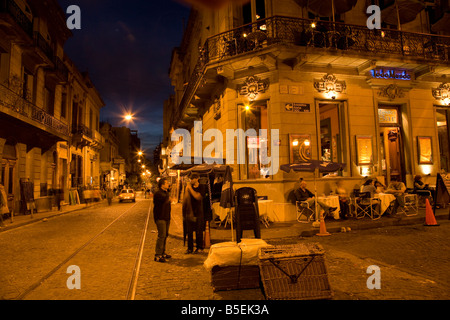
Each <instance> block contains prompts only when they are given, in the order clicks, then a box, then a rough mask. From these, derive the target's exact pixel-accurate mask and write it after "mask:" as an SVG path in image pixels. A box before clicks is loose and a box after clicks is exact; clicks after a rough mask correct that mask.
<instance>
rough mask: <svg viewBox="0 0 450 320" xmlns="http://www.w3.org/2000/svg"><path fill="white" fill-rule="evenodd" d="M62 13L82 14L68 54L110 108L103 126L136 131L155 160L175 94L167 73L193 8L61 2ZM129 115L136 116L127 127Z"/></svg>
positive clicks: (156, 0)
mask: <svg viewBox="0 0 450 320" xmlns="http://www.w3.org/2000/svg"><path fill="white" fill-rule="evenodd" d="M58 2H59V4H60V5H61V7H62V8H63V10H64V12H66V9H67V7H68V6H70V5H78V6H79V7H80V9H81V30H73V31H72V33H73V37H71V38H70V39H69V40H68V41H67V43H66V45H65V48H64V49H65V51H66V53H67V55H68V56H69V57H70V59H71V60H72V61H73V62H74V63H75V64H76V66H77V67H78V69H79V70H80V71H82V72H83V71H88V72H89V75H90V77H91V79H92V81H93V83H94V85H95V86H96V88H97V89H98V91H99V92H100V95H101V96H102V99H103V101H104V102H105V104H106V106H105V107H104V108H103V109H102V111H101V114H100V120H101V121H108V122H110V123H111V124H112V125H113V126H122V125H124V126H127V127H129V128H131V129H133V130H138V136H139V138H141V147H142V148H143V149H144V150H145V151H146V153H147V156H149V157H151V156H152V154H151V152H152V150H153V149H154V148H155V146H156V145H157V144H158V143H159V142H160V140H161V139H162V135H163V105H164V101H165V100H166V99H167V98H168V97H169V95H170V94H171V93H172V92H173V88H172V87H171V85H170V79H169V76H168V70H169V66H170V60H171V55H172V50H173V48H174V47H177V46H179V45H180V43H181V38H182V36H183V23H184V24H186V23H187V20H188V16H189V11H190V8H189V6H187V5H185V4H182V3H180V2H178V1H175V0H58ZM125 109H130V110H131V111H132V113H134V114H135V117H136V120H135V121H134V122H133V123H129V124H127V123H124V122H123V121H122V115H123V114H124V113H125Z"/></svg>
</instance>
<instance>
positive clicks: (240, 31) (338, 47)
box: [174, 16, 450, 125]
mask: <svg viewBox="0 0 450 320" xmlns="http://www.w3.org/2000/svg"><path fill="white" fill-rule="evenodd" d="M313 22H314V23H315V25H314V27H313V25H312V24H313ZM280 45H282V46H287V47H293V48H298V47H300V48H304V50H308V52H314V53H316V54H328V55H335V56H342V55H352V56H355V57H359V58H362V59H368V60H371V59H373V60H376V59H381V58H382V59H397V60H405V61H412V62H413V63H417V64H420V63H421V64H424V65H432V64H444V65H445V64H448V63H449V62H450V37H448V36H437V35H431V34H422V33H412V32H403V31H398V30H391V29H380V30H370V29H368V28H367V26H358V25H349V24H344V23H339V22H327V21H313V20H309V19H302V18H292V17H282V16H274V17H270V18H266V19H263V20H258V21H257V22H256V23H252V24H248V25H244V26H242V27H239V28H236V29H233V30H230V31H226V32H223V33H220V34H217V35H215V36H212V37H210V38H208V39H207V40H206V42H205V45H204V46H203V47H202V48H200V57H199V59H198V61H197V64H196V66H195V68H194V72H193V73H192V75H191V77H190V79H189V82H188V85H187V86H186V88H185V91H184V94H183V97H182V100H181V102H180V105H179V110H178V112H177V113H176V114H177V115H176V116H175V118H177V119H174V120H175V124H180V123H181V124H182V125H183V123H184V124H186V123H187V122H189V121H190V118H186V116H185V113H186V112H185V111H186V110H187V109H188V107H189V106H191V105H192V103H193V102H192V101H193V98H194V95H197V94H198V88H199V87H201V86H204V85H205V82H206V78H207V77H205V72H207V66H208V64H212V63H214V64H215V65H217V64H219V63H221V62H225V61H226V60H228V59H233V58H235V57H240V56H243V55H248V54H251V53H253V52H260V51H263V50H270V48H273V47H276V46H280ZM213 81H216V79H214V75H213ZM205 91H208V90H205ZM209 91H212V90H209ZM194 105H195V103H194Z"/></svg>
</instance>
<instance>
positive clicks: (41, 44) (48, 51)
mask: <svg viewBox="0 0 450 320" xmlns="http://www.w3.org/2000/svg"><path fill="white" fill-rule="evenodd" d="M34 45H35V46H36V47H38V48H39V49H41V50H42V52H43V53H44V54H45V55H46V56H47V58H48V59H49V60H50V61H53V60H54V55H53V49H52V47H51V46H50V45H49V44H48V42H47V41H46V40H45V39H44V37H43V36H42V35H41V34H40V33H39V32H37V31H36V32H34Z"/></svg>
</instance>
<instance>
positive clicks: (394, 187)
mask: <svg viewBox="0 0 450 320" xmlns="http://www.w3.org/2000/svg"><path fill="white" fill-rule="evenodd" d="M306 186H307V183H306V181H304V180H303V179H300V187H299V188H298V189H297V190H295V192H294V195H295V200H296V201H300V202H307V203H308V205H309V207H310V208H314V206H313V204H314V203H315V196H314V194H313V193H312V192H311V191H309V190H308V189H307V188H306ZM360 191H361V193H366V192H369V193H370V198H374V197H375V195H376V194H378V193H390V194H392V195H394V197H395V200H394V201H393V206H392V210H391V211H390V215H391V216H393V217H398V214H397V211H398V209H399V208H402V209H404V210H407V209H406V208H405V199H404V196H403V195H404V193H405V192H406V186H405V184H404V183H403V182H402V181H400V180H399V179H398V178H397V177H392V178H391V181H390V183H389V185H388V186H387V187H385V186H384V185H383V184H382V183H381V182H379V181H378V180H376V179H367V180H366V181H365V182H364V183H363V185H362V186H361V188H360ZM424 191H426V192H427V193H426V194H427V195H430V196H431V197H432V192H431V190H430V187H429V185H428V184H425V183H424V182H423V181H422V176H420V175H416V176H415V177H414V191H413V192H415V193H418V194H420V193H421V192H424ZM334 192H335V194H336V195H337V196H339V206H340V218H341V219H347V218H348V217H349V216H351V214H350V194H349V192H348V191H347V190H346V189H345V188H344V187H343V185H342V180H338V181H337V182H336V189H335V190H334ZM317 204H318V205H319V207H320V208H321V209H322V210H324V212H325V213H326V214H329V213H332V212H334V211H335V210H336V209H337V208H335V207H330V206H328V205H327V204H325V203H323V202H322V201H319V200H318V201H317ZM374 210H377V211H379V210H380V203H379V202H377V203H375V204H374Z"/></svg>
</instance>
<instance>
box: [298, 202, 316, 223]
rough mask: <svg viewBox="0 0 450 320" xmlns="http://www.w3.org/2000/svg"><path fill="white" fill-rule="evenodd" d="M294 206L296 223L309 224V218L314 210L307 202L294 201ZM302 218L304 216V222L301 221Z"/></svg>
mask: <svg viewBox="0 0 450 320" xmlns="http://www.w3.org/2000/svg"><path fill="white" fill-rule="evenodd" d="M295 206H296V208H297V221H298V222H301V223H309V222H310V221H311V217H313V216H314V210H313V209H311V208H310V207H309V203H308V201H296V202H295ZM302 216H305V218H306V221H305V220H302V219H301V218H302Z"/></svg>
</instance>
